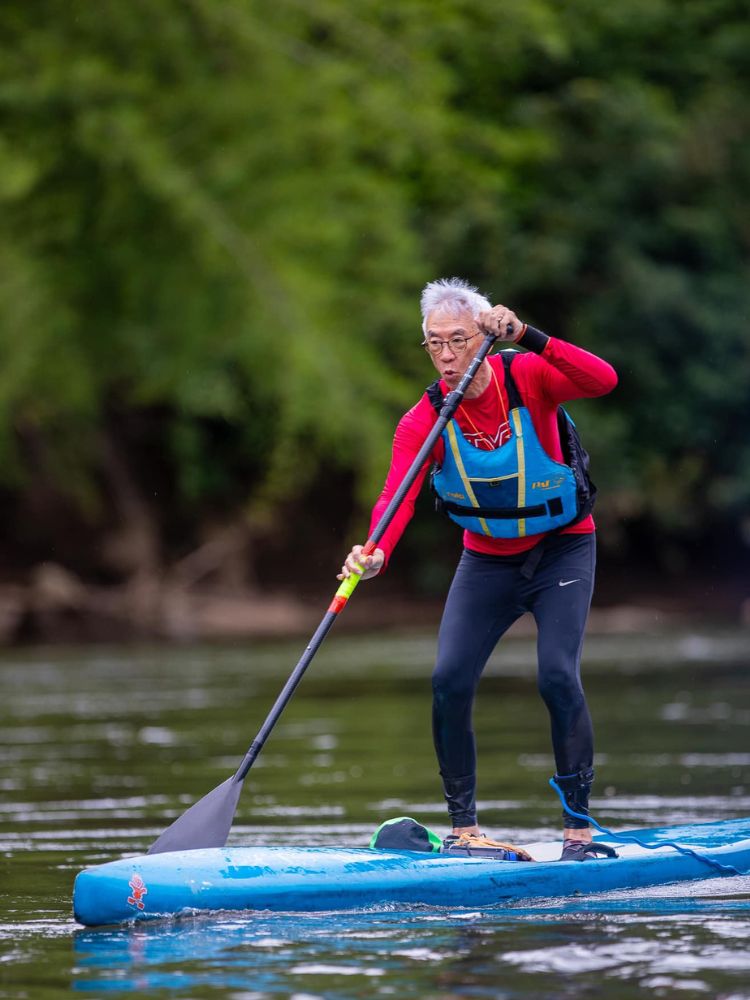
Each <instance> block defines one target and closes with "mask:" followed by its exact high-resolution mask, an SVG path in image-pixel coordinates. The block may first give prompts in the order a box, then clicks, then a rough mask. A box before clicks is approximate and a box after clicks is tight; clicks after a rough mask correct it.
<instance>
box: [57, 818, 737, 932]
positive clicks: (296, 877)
mask: <svg viewBox="0 0 750 1000" xmlns="http://www.w3.org/2000/svg"><path fill="white" fill-rule="evenodd" d="M626 834H627V835H628V836H636V837H637V838H638V839H639V840H643V841H645V842H647V843H650V844H659V845H660V846H659V847H658V848H657V849H655V850H649V849H646V848H643V847H640V846H638V845H635V844H620V843H619V842H617V841H616V840H614V839H611V838H608V837H605V836H599V837H597V838H596V839H597V840H599V841H601V842H603V843H606V844H610V845H611V846H613V847H615V849H616V850H617V852H618V854H619V857H618V858H616V859H611V858H600V859H597V860H590V861H585V862H576V861H567V862H560V861H558V860H557V859H558V858H559V857H560V851H561V846H562V845H561V843H560V841H552V842H544V843H537V844H523V845H521V846H523V847H525V848H526V850H528V852H529V853H530V854H531V856H532V857H533V858H535V862H533V863H532V862H514V861H496V860H494V859H487V858H465V857H463V858H462V857H451V856H449V855H441V854H427V853H418V852H414V851H391V850H385V851H383V850H373V849H370V848H365V847H359V848H358V847H351V848H347V847H283V846H281V847H225V848H207V849H199V850H193V851H175V852H171V853H165V854H151V855H143V856H139V857H132V858H124V859H122V860H120V861H112V862H109V863H108V864H103V865H97V866H95V867H92V868H87V869H85V870H84V871H82V872H80V873H79V875H78V876H77V878H76V881H75V886H74V890H73V909H74V914H75V918H76V920H78V921H79V922H80V923H82V924H86V925H88V926H98V925H103V924H115V923H120V922H122V921H128V920H134V919H135V920H143V919H147V918H152V919H153V918H156V917H166V916H176V915H179V914H186V913H195V912H196V911H206V910H234V911H239V910H271V911H278V912H317V911H337V910H352V909H366V908H377V907H386V906H388V907H390V906H394V905H396V906H398V905H409V906H411V905H415V904H417V905H419V904H426V905H430V906H438V907H471V908H474V907H477V906H480V907H484V906H494V905H513V904H514V903H517V902H520V901H522V900H529V899H538V898H560V897H570V896H576V895H584V894H585V895H588V894H592V893H601V892H606V891H609V890H613V889H631V888H640V887H644V886H653V885H660V884H666V883H670V882H680V881H686V880H693V879H700V878H708V877H716V876H717V875H720V874H721V872H720V871H719V870H718V869H717V868H715V867H711V866H710V865H709V864H707V863H706V862H705V861H702V860H700V859H699V858H696V857H692V856H688V855H685V854H682V853H680V852H678V851H676V850H674V848H672V847H669V846H667V845H666V843H665V842H666V841H674V842H677V843H678V844H680V845H681V846H684V847H688V848H691V849H693V850H694V851H696V852H698V853H700V854H702V855H704V856H705V857H707V858H711V859H713V860H714V861H715V862H718V863H719V864H721V865H726V866H731V867H732V868H734V869H736V870H737V871H739V872H740V873H742V874H745V873H747V872H748V871H750V817H747V818H744V819H737V820H722V821H719V822H716V823H700V824H691V825H685V826H671V827H661V828H656V829H645V830H632V831H624V832H623V836H625V835H626ZM727 874H730V873H727ZM734 874H736V872H735V873H734Z"/></svg>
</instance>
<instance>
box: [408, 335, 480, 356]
mask: <svg viewBox="0 0 750 1000" xmlns="http://www.w3.org/2000/svg"><path fill="white" fill-rule="evenodd" d="M478 336H479V334H478V333H472V335H471V336H470V337H460V336H459V335H458V334H456V336H455V337H451V338H450V340H442V339H441V338H440V337H428V338H427V340H423V341H422V347H424V349H425V350H426V351H429V353H430V354H434V355H438V354H440V352H441V351H442V349H443V348H444V347H449V348H450V349H451V353H452V354H463V353H464V351H465V350H466V345H467V344H468V343H469V341H470V340H473V339H474V337H478Z"/></svg>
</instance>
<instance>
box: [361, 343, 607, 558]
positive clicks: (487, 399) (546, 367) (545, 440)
mask: <svg viewBox="0 0 750 1000" xmlns="http://www.w3.org/2000/svg"><path fill="white" fill-rule="evenodd" d="M488 361H489V364H490V366H491V367H492V370H493V372H494V375H495V377H494V378H492V379H490V383H489V385H488V386H487V388H486V389H485V390H484V392H482V393H481V395H479V396H477V397H476V398H475V399H464V401H463V402H462V403H461V406H460V407H459V409H458V411H457V414H456V416H455V417H454V419H455V420H456V421H457V423H458V426H459V427H460V428H461V432H462V433H463V435H464V436H465V437H466V439H467V440H468V441H469V442H471V444H474V445H476V446H477V447H479V448H486V449H491V448H498V447H499V446H500V445H502V444H504V443H505V442H506V441H507V440H508V438H509V437H510V436H511V432H510V427H509V425H508V421H507V414H508V410H509V404H508V396H507V393H506V391H505V378H504V374H503V363H502V358H501V357H500V356H499V355H497V354H495V355H491V356H490V357H489V358H488ZM512 372H513V379H514V381H515V383H516V385H517V387H518V391H519V392H520V394H521V399H522V400H523V402H524V404H525V406H526V407H527V408H528V410H529V414H530V416H531V419H532V422H533V424H534V429H535V430H536V433H537V436H538V437H539V441H540V443H541V445H542V447H543V448H544V450H545V451H546V452H547V454H548V455H549V456H550V457H551V458H553V459H555V460H556V461H558V462H561V461H562V460H563V456H562V448H561V446H560V435H559V433H558V429H557V407H558V406H559V405H560V404H561V403H565V402H567V401H568V400H571V399H584V398H590V397H594V396H603V395H604V394H605V393H608V392H611V391H612V389H614V387H615V385H616V384H617V374H616V372H615V370H614V368H612V366H611V365H609V364H607V362H606V361H603V360H602V359H601V358H598V357H597V356H596V355H595V354H590V353H589V352H588V351H584V350H583V348H581V347H576V346H575V345H574V344H569V343H567V342H566V341H563V340H558V339H557V338H555V337H550V338H549V339H548V340H547V343H546V344H545V346H544V349H543V350H542V351H541V353H539V354H535V353H531V352H529V353H528V354H519V355H518V356H517V357H516V358H515V359H514V361H513V368H512ZM440 387H441V389H442V390H443V393H444V394H447V393H448V392H449V388H448V386H447V385H446V384H445V382H443V381H442V380H441V382H440ZM436 420H437V414H436V412H435V410H434V408H433V406H432V404H431V403H430V401H429V399H428V398H427V394H426V393H425V394H424V395H423V396H422V398H421V399H420V400H419V402H418V403H417V404H416V405H415V406H413V407H412V408H411V409H410V410H409V411H408V413H405V414H404V416H403V417H402V418H401V420H400V421H399V424H398V427H397V428H396V433H395V435H394V438H393V454H392V458H391V466H390V469H389V470H388V475H387V477H386V480H385V485H384V486H383V490H382V492H381V494H380V496H379V497H378V500H377V502H376V504H375V506H374V508H373V511H372V518H371V521H370V532H372V530H373V528H374V527H375V525H376V524H377V522H378V520H379V519H380V516H381V515H382V513H383V511H384V510H385V508H386V506H387V505H388V502H389V501H390V499H391V497H392V496H393V494H394V493H395V491H396V490H397V488H398V486H399V485H400V483H401V482H402V481H403V478H404V476H405V474H406V472H407V470H408V469H409V466H410V465H411V463H412V462H413V461H414V458H415V457H416V455H417V452H418V451H419V449H420V447H421V446H422V444H423V442H424V440H425V438H426V437H427V435H428V434H429V432H430V430H431V429H432V427H433V425H434V424H435V421H436ZM444 453H445V446H444V444H443V440H442V437H440V438H439V439H438V441H437V443H436V445H435V447H434V448H433V450H432V453H431V455H430V458H429V459H428V460H427V461H426V462H425V464H424V466H423V468H422V469H421V471H420V473H419V475H418V476H417V478H416V480H415V481H414V484H413V486H412V487H411V489H410V490H409V492H408V493H407V495H406V497H405V499H404V502H403V503H402V504H401V507H400V508H399V510H398V512H397V513H396V515H395V517H394V518H393V521H392V522H391V524H390V526H389V528H388V530H387V531H386V533H385V535H384V536H383V538H382V539H381V540H380V542H379V543H378V544H379V547H380V548H381V549H382V550H383V551H384V552H385V557H386V561H387V560H388V559H389V558H390V556H391V553H392V552H393V550H394V548H395V547H396V543H397V542H398V540H399V538H400V537H401V535H402V533H403V531H404V529H405V528H406V526H407V524H408V523H409V521H410V520H411V518H412V515H413V514H414V503H415V500H416V498H417V495H418V493H419V491H420V489H421V487H422V483H423V482H424V478H425V474H426V473H427V470H428V468H429V467H430V465H431V464H432V462H438V463H441V462H442V460H443V455H444ZM593 530H594V519H593V517H591V515H589V516H588V517H586V518H584V520H582V521H579V522H577V523H576V524H573V525H571V526H570V527H568V528H563V533H570V534H588V533H590V532H592V531H593ZM541 537H542V536H541V535H526V536H525V537H524V538H489V537H488V536H486V535H480V534H477V533H476V532H473V531H464V546H465V547H466V548H467V549H472V550H473V551H475V552H483V553H487V554H489V555H512V554H514V553H516V552H525V551H526V550H528V549H530V548H532V547H533V546H534V545H535V544H536V543H537V542H538V541H539V539H540V538H541Z"/></svg>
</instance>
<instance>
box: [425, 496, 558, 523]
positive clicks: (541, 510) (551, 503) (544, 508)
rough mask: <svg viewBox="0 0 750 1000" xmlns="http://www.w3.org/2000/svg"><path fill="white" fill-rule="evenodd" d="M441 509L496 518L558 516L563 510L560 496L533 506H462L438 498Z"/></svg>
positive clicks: (453, 512) (466, 514)
mask: <svg viewBox="0 0 750 1000" xmlns="http://www.w3.org/2000/svg"><path fill="white" fill-rule="evenodd" d="M438 504H439V508H440V510H441V511H445V513H446V514H458V515H459V516H460V517H488V518H490V519H495V518H497V519H498V520H512V519H514V518H521V517H545V516H546V515H549V516H550V517H559V516H560V514H562V512H563V502H562V500H561V499H560V497H554V498H553V499H552V500H548V501H547V502H546V503H538V504H534V506H533V507H464V506H462V505H461V504H458V503H453V502H452V501H451V500H440V499H439V500H438V502H437V504H436V506H437V505H438Z"/></svg>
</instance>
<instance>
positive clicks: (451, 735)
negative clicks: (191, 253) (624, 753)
mask: <svg viewBox="0 0 750 1000" xmlns="http://www.w3.org/2000/svg"><path fill="white" fill-rule="evenodd" d="M525 560H526V553H521V554H520V555H518V556H486V555H481V554H480V553H477V552H471V551H470V550H468V549H467V550H464V553H463V555H462V556H461V560H460V562H459V564H458V567H457V568H456V574H455V576H454V578H453V583H452V584H451V588H450V591H449V593H448V598H447V600H446V603H445V610H444V611H443V619H442V622H441V625H440V634H439V637H438V656H437V663H436V666H435V672H434V674H433V677H432V689H433V695H434V700H433V715H432V720H433V721H432V726H433V738H434V741H435V751H436V753H437V758H438V763H439V765H440V774H441V776H442V779H443V785H444V788H445V797H446V801H447V803H448V812H449V814H450V817H451V821H452V823H453V825H454V826H473V825H474V824H475V823H476V821H477V813H476V745H475V741H474V732H473V729H472V718H471V717H472V706H473V703H474V695H475V693H476V689H477V685H478V684H479V679H480V677H481V675H482V671H483V670H484V666H485V664H486V663H487V660H488V659H489V657H490V654H491V653H492V650H493V649H494V648H495V646H496V644H497V642H498V640H499V639H500V638H501V636H502V635H503V634H504V633H505V632H506V631H507V630H508V629H509V628H510V626H511V625H512V624H513V622H514V621H516V620H517V619H518V618H520V617H521V615H522V614H523V613H524V612H526V611H529V612H531V614H532V615H533V616H534V618H535V620H536V624H537V630H538V637H537V657H538V666H539V671H538V684H539V693H540V694H541V696H542V698H543V699H544V702H545V704H546V706H547V709H548V710H549V715H550V723H551V728H552V747H553V750H554V755H555V764H556V767H557V773H558V774H559V775H571V774H573V773H574V772H580V771H583V770H587V769H590V768H591V765H592V762H593V754H594V747H593V730H592V726H591V716H590V715H589V710H588V707H587V705H586V697H585V695H584V692H583V687H582V686H581V676H580V662H581V647H582V646H583V634H584V629H585V626H586V618H587V617H588V611H589V605H590V604H591V594H592V591H593V587H594V570H595V564H596V540H595V536H594V535H593V534H587V535H570V534H569V535H554V536H552V537H550V538H549V539H548V540H547V542H546V544H545V548H544V553H543V555H542V558H541V560H540V562H539V565H538V566H537V568H536V571H535V573H534V575H533V577H532V578H531V579H530V580H528V579H526V578H525V577H524V576H523V575H522V573H521V569H522V567H523V564H524V562H525Z"/></svg>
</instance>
